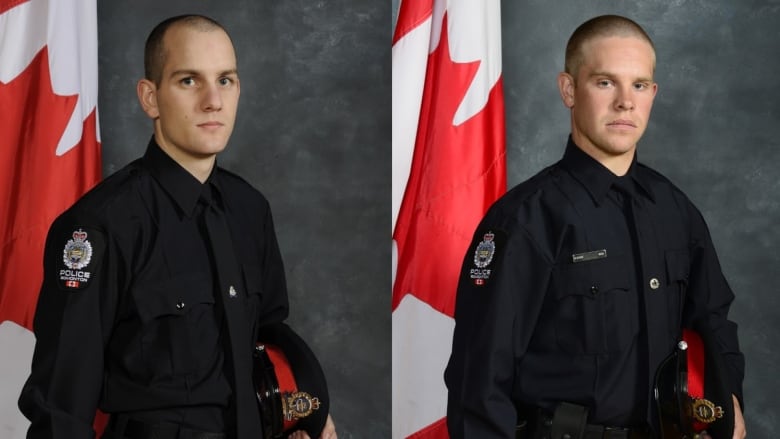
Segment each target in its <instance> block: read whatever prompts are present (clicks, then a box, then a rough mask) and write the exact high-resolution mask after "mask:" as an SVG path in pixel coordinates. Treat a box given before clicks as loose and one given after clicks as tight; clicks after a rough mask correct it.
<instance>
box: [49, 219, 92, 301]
mask: <svg viewBox="0 0 780 439" xmlns="http://www.w3.org/2000/svg"><path fill="white" fill-rule="evenodd" d="M96 240H97V241H98V242H99V243H100V247H99V249H100V250H102V237H101V236H100V234H99V233H97V232H88V231H86V230H84V228H83V227H78V228H75V229H74V230H73V231H72V232H71V233H70V236H68V238H67V239H66V240H65V245H63V248H62V259H61V260H60V261H58V264H57V265H58V267H57V280H58V283H59V285H60V287H61V288H63V289H65V290H80V289H83V288H86V287H87V286H88V285H89V283H90V282H91V281H92V279H93V272H94V268H95V266H96V265H97V264H98V262H99V261H96V260H95V257H96V256H97V255H96V249H95V247H94V246H93V242H95V241H96Z"/></svg>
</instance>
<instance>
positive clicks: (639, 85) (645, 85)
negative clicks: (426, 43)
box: [634, 82, 648, 90]
mask: <svg viewBox="0 0 780 439" xmlns="http://www.w3.org/2000/svg"><path fill="white" fill-rule="evenodd" d="M647 87H648V86H647V84H645V83H644V82H640V83H638V84H634V88H635V89H637V90H644V89H646V88H647Z"/></svg>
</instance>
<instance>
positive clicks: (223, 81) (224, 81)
mask: <svg viewBox="0 0 780 439" xmlns="http://www.w3.org/2000/svg"><path fill="white" fill-rule="evenodd" d="M232 83H233V80H232V79H230V78H219V84H220V85H230V84H232Z"/></svg>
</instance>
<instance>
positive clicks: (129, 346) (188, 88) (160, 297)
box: [19, 15, 336, 439]
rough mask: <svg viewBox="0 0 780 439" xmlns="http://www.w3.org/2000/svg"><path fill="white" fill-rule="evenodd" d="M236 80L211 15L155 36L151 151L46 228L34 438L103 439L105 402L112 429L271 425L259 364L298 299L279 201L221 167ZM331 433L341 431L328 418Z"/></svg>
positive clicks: (148, 58) (148, 54) (173, 22)
mask: <svg viewBox="0 0 780 439" xmlns="http://www.w3.org/2000/svg"><path fill="white" fill-rule="evenodd" d="M239 91H240V84H239V77H238V71H237V64H236V56H235V53H234V50H233V45H232V42H231V39H230V37H229V36H228V34H227V32H226V31H225V29H224V28H223V27H222V26H221V25H220V24H218V23H217V22H215V21H214V20H212V19H210V18H207V17H203V16H192V15H190V16H179V17H173V18H170V19H168V20H165V21H163V22H162V23H160V24H159V25H158V26H157V27H156V28H155V29H154V30H153V31H152V32H151V34H150V35H149V38H148V40H147V42H146V48H145V78H144V79H142V80H140V81H139V82H138V86H137V93H138V98H139V100H140V103H141V106H142V108H143V110H144V112H145V113H146V114H147V115H148V116H149V117H150V118H151V119H152V120H153V122H154V136H153V137H152V139H151V140H150V142H149V145H148V147H147V150H146V153H145V154H144V156H143V157H142V158H140V159H138V160H136V161H134V162H132V163H131V164H129V165H128V166H126V167H125V168H123V169H122V170H120V171H118V172H116V173H115V174H114V175H112V176H110V177H109V178H107V179H105V180H104V181H103V182H102V183H100V184H99V185H98V186H97V187H95V188H94V189H93V190H92V191H90V192H89V193H87V194H86V195H85V196H84V197H83V198H81V200H79V201H78V202H77V203H76V204H75V205H74V206H73V207H71V208H70V209H69V210H67V211H66V212H65V213H64V214H62V215H61V216H60V217H59V218H58V219H57V220H56V221H55V222H54V224H53V225H52V227H51V229H50V231H49V235H48V238H47V242H46V249H45V257H44V258H45V259H44V281H43V286H42V289H41V292H40V298H39V302H38V306H37V311H36V315H35V320H34V328H35V335H36V338H37V343H36V347H35V353H34V358H33V364H32V372H31V375H30V377H29V379H28V380H27V382H26V384H25V386H24V388H23V391H22V394H21V396H20V399H19V406H20V408H21V410H22V412H23V413H24V414H25V415H26V416H27V417H28V418H29V419H30V421H31V425H30V428H29V431H28V435H27V437H28V438H31V439H32V438H46V439H79V438H85V439H86V438H92V437H94V432H93V427H92V424H93V419H94V416H95V412H96V410H97V409H98V408H99V409H100V410H102V411H103V412H106V413H109V414H110V420H109V423H108V427H107V430H106V434H105V435H104V436H103V437H105V438H109V437H110V438H115V439H121V438H126V439H142V438H144V439H145V438H149V437H154V438H159V439H164V438H171V439H174V438H204V439H205V438H210V439H220V438H224V439H228V438H237V439H249V438H252V439H255V438H260V437H262V435H261V429H262V426H261V425H260V420H259V419H260V417H259V413H258V407H257V403H256V396H255V393H254V388H253V387H254V386H253V383H252V378H251V370H250V369H248V365H251V361H252V354H253V349H254V344H255V341H257V340H261V339H262V337H263V334H264V332H265V331H267V330H269V329H270V328H278V327H280V326H282V327H283V326H284V324H283V323H282V321H283V320H284V319H285V318H286V317H287V315H288V299H287V291H286V286H285V278H284V271H283V266H282V260H281V255H280V253H279V248H278V246H277V241H276V236H275V232H274V226H273V222H272V219H271V211H270V208H269V205H268V201H267V200H266V199H265V198H264V197H263V195H262V194H261V193H260V192H258V191H257V190H256V189H254V188H253V187H251V186H250V185H249V184H248V183H247V182H245V181H244V180H242V179H241V178H240V177H238V176H236V175H234V174H231V173H230V172H228V171H225V170H224V169H222V168H219V167H217V166H216V155H217V154H218V153H219V152H221V151H222V150H223V149H224V148H225V146H226V145H227V142H228V139H229V137H230V134H231V132H232V130H233V124H234V121H235V115H236V109H237V105H238V98H239ZM226 261H227V262H229V263H226ZM292 437H296V438H306V437H309V435H308V434H307V433H306V432H303V431H298V432H296V433H294V436H292ZM322 437H323V438H335V437H336V433H335V427H334V425H333V421H332V420H331V419H330V417H328V419H327V423H326V425H325V428H324V430H323V432H322Z"/></svg>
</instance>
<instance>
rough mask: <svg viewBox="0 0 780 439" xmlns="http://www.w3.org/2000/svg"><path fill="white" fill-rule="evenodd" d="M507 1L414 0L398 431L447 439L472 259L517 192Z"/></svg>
mask: <svg viewBox="0 0 780 439" xmlns="http://www.w3.org/2000/svg"><path fill="white" fill-rule="evenodd" d="M500 15H501V14H500V0H484V1H470V0H449V1H447V0H404V1H403V2H402V3H401V5H400V9H399V13H398V22H397V24H396V28H395V35H394V37H393V51H392V57H393V59H392V62H393V189H392V203H393V205H392V208H393V229H394V233H393V279H394V280H393V300H392V309H393V317H392V325H393V364H392V369H393V372H392V382H393V384H392V386H393V421H392V424H393V425H392V431H393V438H406V437H412V438H417V439H421V438H447V437H448V434H447V427H446V422H445V416H446V407H447V389H446V387H445V385H444V378H443V374H444V368H445V366H446V364H447V360H448V359H449V354H450V349H451V345H452V333H453V329H454V325H455V323H454V320H453V314H454V310H455V292H456V289H457V281H458V275H459V272H460V266H461V263H462V261H463V256H464V254H465V252H466V250H467V247H468V245H469V242H470V241H471V237H472V234H473V233H474V230H475V228H476V227H477V224H478V223H479V220H480V219H481V218H482V216H483V215H484V213H485V211H486V210H487V208H488V207H489V206H490V205H491V204H492V203H493V201H495V200H496V199H497V198H498V197H499V196H500V195H501V194H502V193H504V192H505V191H506V164H505V132H504V131H505V129H504V102H503V87H502V80H501V18H500Z"/></svg>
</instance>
